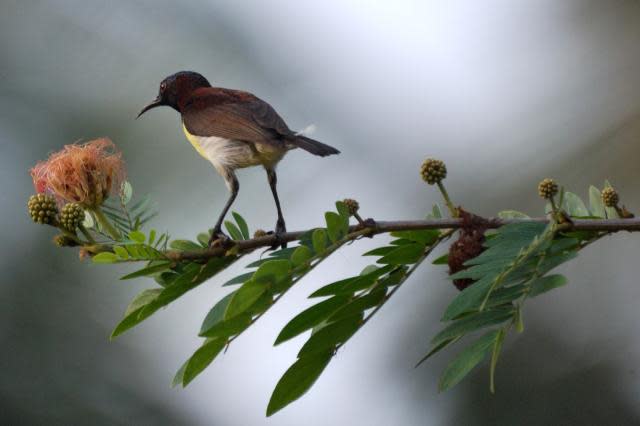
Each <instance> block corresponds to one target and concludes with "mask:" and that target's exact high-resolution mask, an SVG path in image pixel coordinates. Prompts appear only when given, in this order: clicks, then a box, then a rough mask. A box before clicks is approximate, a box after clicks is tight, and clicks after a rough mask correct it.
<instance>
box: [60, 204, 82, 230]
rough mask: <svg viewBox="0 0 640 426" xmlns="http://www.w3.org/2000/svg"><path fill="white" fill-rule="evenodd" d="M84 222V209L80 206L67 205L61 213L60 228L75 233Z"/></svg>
mask: <svg viewBox="0 0 640 426" xmlns="http://www.w3.org/2000/svg"><path fill="white" fill-rule="evenodd" d="M83 221H84V209H83V208H82V206H80V204H77V203H67V204H65V206H64V207H63V208H62V211H61V212H60V226H62V228H64V229H65V230H67V231H69V232H75V231H76V228H78V227H79V226H80V224H82V222H83Z"/></svg>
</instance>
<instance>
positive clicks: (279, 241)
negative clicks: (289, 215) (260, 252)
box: [268, 220, 287, 250]
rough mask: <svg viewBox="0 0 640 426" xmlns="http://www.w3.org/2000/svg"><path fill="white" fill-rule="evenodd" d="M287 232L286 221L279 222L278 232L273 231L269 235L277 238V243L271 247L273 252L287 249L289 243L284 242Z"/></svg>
mask: <svg viewBox="0 0 640 426" xmlns="http://www.w3.org/2000/svg"><path fill="white" fill-rule="evenodd" d="M286 232H287V227H286V226H285V223H284V220H278V222H276V230H275V232H273V231H271V232H269V233H268V234H271V235H274V234H275V237H276V242H275V243H274V244H273V245H272V246H271V249H272V250H275V249H277V248H278V246H279V247H280V248H287V242H286V241H284V238H283V235H284V234H285V233H286Z"/></svg>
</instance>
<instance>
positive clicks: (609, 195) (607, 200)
mask: <svg viewBox="0 0 640 426" xmlns="http://www.w3.org/2000/svg"><path fill="white" fill-rule="evenodd" d="M602 202H603V203H604V205H605V206H606V207H613V208H615V207H617V206H618V203H619V202H620V196H618V192H617V191H616V190H615V189H613V188H611V187H607V188H604V189H603V190H602Z"/></svg>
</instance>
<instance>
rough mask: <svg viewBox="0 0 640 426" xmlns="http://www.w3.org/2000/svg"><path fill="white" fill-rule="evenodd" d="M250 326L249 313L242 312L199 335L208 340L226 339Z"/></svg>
mask: <svg viewBox="0 0 640 426" xmlns="http://www.w3.org/2000/svg"><path fill="white" fill-rule="evenodd" d="M264 296H268V294H267V293H265V294H263V297H264ZM260 300H262V298H260V299H258V301H257V302H256V303H255V304H254V305H253V306H252V308H253V307H255V306H256V305H257V304H258V303H259V302H260ZM250 325H251V313H250V312H248V311H247V312H243V313H241V314H238V315H236V316H234V317H233V318H230V319H226V320H223V321H220V322H218V323H216V324H214V325H212V326H211V327H210V328H209V329H208V330H207V331H205V332H203V333H200V336H202V337H209V338H224V339H228V338H229V337H231V336H235V335H236V334H240V333H241V332H243V331H244V330H246V329H247V328H248V327H249V326H250Z"/></svg>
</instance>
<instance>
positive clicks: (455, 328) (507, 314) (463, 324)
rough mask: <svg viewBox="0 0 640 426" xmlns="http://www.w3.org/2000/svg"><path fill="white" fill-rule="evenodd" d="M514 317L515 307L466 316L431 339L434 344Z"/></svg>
mask: <svg viewBox="0 0 640 426" xmlns="http://www.w3.org/2000/svg"><path fill="white" fill-rule="evenodd" d="M512 317H513V309H511V308H508V309H495V310H489V311H482V312H478V313H475V314H471V315H468V316H465V317H463V318H461V319H459V320H456V321H454V322H452V323H451V324H449V325H448V326H447V327H446V328H445V329H444V330H442V331H441V332H439V333H438V334H436V335H435V337H434V338H433V339H431V344H432V345H433V346H438V345H440V344H441V343H442V342H444V341H446V340H450V339H453V338H456V337H460V336H463V335H465V334H468V333H471V332H474V331H476V330H480V329H481V328H484V327H489V326H492V325H496V324H500V323H502V322H504V321H506V320H508V319H510V318H512Z"/></svg>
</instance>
